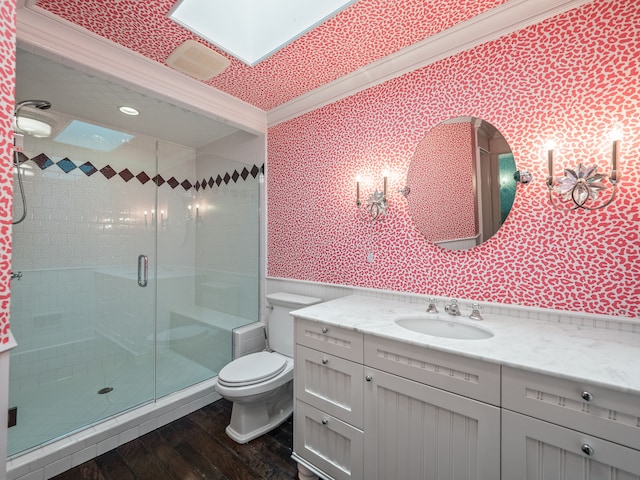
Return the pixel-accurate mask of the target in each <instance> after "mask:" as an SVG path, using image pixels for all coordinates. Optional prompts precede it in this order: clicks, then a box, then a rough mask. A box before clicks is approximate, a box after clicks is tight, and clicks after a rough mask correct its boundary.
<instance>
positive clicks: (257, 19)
mask: <svg viewBox="0 0 640 480" xmlns="http://www.w3.org/2000/svg"><path fill="white" fill-rule="evenodd" d="M355 1H356V0H233V1H229V0H226V1H223V0H179V1H178V2H177V3H176V4H175V5H174V7H173V9H172V10H171V12H170V13H169V18H171V19H172V20H173V21H175V22H177V23H179V24H180V25H182V26H183V27H185V28H186V29H188V30H190V31H192V32H193V33H195V34H196V35H198V36H200V37H202V38H204V39H205V40H207V41H208V42H210V43H212V44H213V45H215V46H217V47H218V48H220V49H222V50H224V51H225V52H227V53H228V54H230V55H233V56H234V57H235V58H237V59H238V60H240V61H242V62H244V63H246V64H247V65H249V66H254V65H257V64H258V63H260V62H261V61H262V60H264V59H265V58H267V57H269V56H271V55H272V54H274V53H275V52H277V51H278V50H280V49H281V48H283V47H285V46H286V45H288V44H289V43H291V42H293V41H294V40H295V39H297V38H299V37H301V36H302V35H304V34H305V33H307V32H308V31H309V30H312V29H313V28H315V27H316V26H318V25H320V24H321V23H323V22H324V21H325V20H327V19H329V18H331V17H332V16H334V15H336V14H337V13H338V12H340V11H341V10H343V9H344V8H346V7H347V6H349V5H351V4H352V3H354V2H355Z"/></svg>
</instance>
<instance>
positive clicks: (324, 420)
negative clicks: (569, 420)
mask: <svg viewBox="0 0 640 480" xmlns="http://www.w3.org/2000/svg"><path fill="white" fill-rule="evenodd" d="M327 423H329V419H328V418H323V419H322V424H323V425H326V424H327ZM583 448H584V447H583Z"/></svg>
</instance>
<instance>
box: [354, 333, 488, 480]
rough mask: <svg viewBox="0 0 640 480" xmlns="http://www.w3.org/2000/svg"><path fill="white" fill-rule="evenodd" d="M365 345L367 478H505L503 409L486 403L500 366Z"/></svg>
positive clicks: (378, 342) (391, 344)
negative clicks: (501, 454) (501, 460)
mask: <svg viewBox="0 0 640 480" xmlns="http://www.w3.org/2000/svg"><path fill="white" fill-rule="evenodd" d="M364 349H365V358H364V361H365V390H364V408H365V418H364V432H365V448H364V478H366V479H367V480H389V479H403V480H405V479H406V480H414V479H415V480H430V479H439V480H440V479H442V480H445V479H446V480H497V479H499V478H500V409H499V408H498V407H496V406H493V405H489V404H488V403H485V402H486V401H487V400H492V401H494V402H496V403H497V402H499V391H500V366H499V365H495V364H488V363H484V362H479V361H474V360H470V359H464V358H462V357H458V356H457V355H450V354H447V353H443V352H438V351H434V350H430V349H428V348H424V347H418V346H415V345H409V344H406V343H402V342H397V341H393V340H388V339H383V338H379V337H369V336H365V347H364ZM372 366H375V367H376V368H375V369H374V368H371V367H372ZM427 383H429V384H431V385H437V387H438V388H435V387H434V386H429V385H426V384H427ZM462 392H463V393H464V394H465V395H466V396H462V395H460V394H458V393H462ZM469 397H475V399H474V398H469ZM477 398H480V399H482V400H483V401H478V400H477Z"/></svg>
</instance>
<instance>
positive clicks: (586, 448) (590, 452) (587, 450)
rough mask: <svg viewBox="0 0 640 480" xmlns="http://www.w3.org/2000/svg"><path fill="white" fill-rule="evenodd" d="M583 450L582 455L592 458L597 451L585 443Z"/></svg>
mask: <svg viewBox="0 0 640 480" xmlns="http://www.w3.org/2000/svg"><path fill="white" fill-rule="evenodd" d="M580 448H581V450H582V453H584V454H585V455H587V456H589V457H592V456H593V454H594V453H595V450H594V449H593V447H592V446H591V445H589V444H587V443H585V444H584V445H582V447H580Z"/></svg>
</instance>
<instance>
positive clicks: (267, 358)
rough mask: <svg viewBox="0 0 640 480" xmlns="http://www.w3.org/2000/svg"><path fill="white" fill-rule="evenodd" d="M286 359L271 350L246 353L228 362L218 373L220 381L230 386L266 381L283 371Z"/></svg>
mask: <svg viewBox="0 0 640 480" xmlns="http://www.w3.org/2000/svg"><path fill="white" fill-rule="evenodd" d="M286 365H287V361H286V359H285V358H284V357H283V356H281V355H277V354H273V353H270V352H258V353H252V354H249V355H245V356H243V357H240V358H237V359H235V360H234V361H233V362H231V363H229V364H227V365H226V366H225V367H224V368H223V369H222V370H220V373H219V374H218V382H221V383H224V384H225V385H229V386H237V387H241V386H245V385H253V384H255V383H260V382H264V381H266V380H269V379H270V378H273V377H275V376H276V375H278V374H279V373H280V372H282V371H283V370H284V369H285V367H286Z"/></svg>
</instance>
